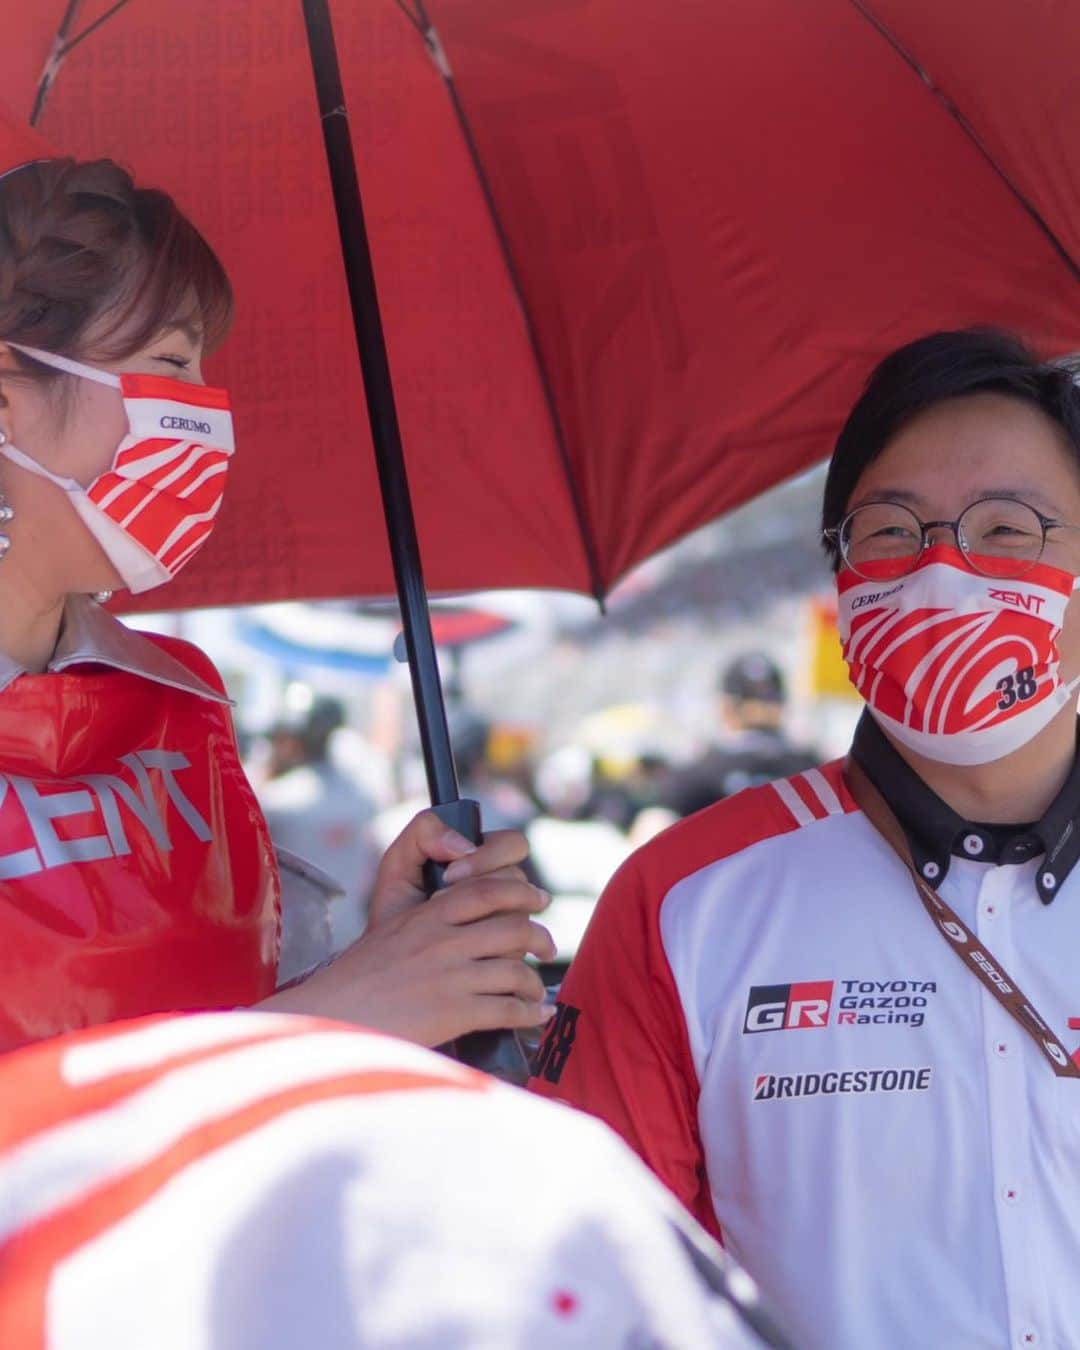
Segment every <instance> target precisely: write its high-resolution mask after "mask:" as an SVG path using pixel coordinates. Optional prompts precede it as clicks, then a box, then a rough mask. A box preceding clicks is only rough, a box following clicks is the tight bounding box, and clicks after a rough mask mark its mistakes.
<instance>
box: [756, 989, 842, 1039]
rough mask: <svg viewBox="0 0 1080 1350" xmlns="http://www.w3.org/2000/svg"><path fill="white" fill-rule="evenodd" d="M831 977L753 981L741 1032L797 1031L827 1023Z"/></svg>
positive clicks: (830, 995)
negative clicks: (756, 982)
mask: <svg viewBox="0 0 1080 1350" xmlns="http://www.w3.org/2000/svg"><path fill="white" fill-rule="evenodd" d="M832 996H833V981H832V980H809V981H804V982H803V983H801V984H755V985H754V986H753V987H752V988H751V990H750V997H749V998H748V999H747V1001H746V1016H745V1017H744V1019H743V1034H744V1035H745V1034H746V1033H748V1032H754V1031H800V1030H804V1029H806V1028H810V1027H824V1026H828V1024H829V1009H830V1008H831V1007H832Z"/></svg>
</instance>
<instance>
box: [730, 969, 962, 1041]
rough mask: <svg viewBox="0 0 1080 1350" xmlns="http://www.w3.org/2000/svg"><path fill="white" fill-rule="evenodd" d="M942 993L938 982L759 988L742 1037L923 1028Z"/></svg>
mask: <svg viewBox="0 0 1080 1350" xmlns="http://www.w3.org/2000/svg"><path fill="white" fill-rule="evenodd" d="M936 993H937V983H936V981H934V980H803V981H800V982H797V983H793V984H755V985H753V986H752V987H751V989H750V994H749V997H748V998H747V1001H746V1015H745V1017H744V1018H743V1034H744V1035H747V1034H750V1033H753V1032H758V1031H804V1030H809V1029H810V1028H813V1027H827V1026H829V1025H830V1024H831V1023H835V1025H836V1026H840V1027H865V1026H891V1025H896V1024H906V1025H908V1026H913V1027H921V1026H922V1024H923V1022H924V1021H925V1020H926V1009H927V1008H928V1007H929V1006H930V999H931V997H932V996H933V995H934V994H936Z"/></svg>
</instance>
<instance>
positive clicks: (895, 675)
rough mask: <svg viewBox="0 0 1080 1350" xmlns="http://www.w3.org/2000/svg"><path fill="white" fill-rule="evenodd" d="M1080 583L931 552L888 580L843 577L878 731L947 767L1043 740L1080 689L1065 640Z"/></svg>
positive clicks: (843, 620)
mask: <svg viewBox="0 0 1080 1350" xmlns="http://www.w3.org/2000/svg"><path fill="white" fill-rule="evenodd" d="M1077 585H1078V582H1077V579H1076V578H1075V577H1073V575H1072V574H1071V573H1070V572H1064V571H1062V570H1060V569H1059V568H1056V567H1051V566H1049V565H1047V564H1044V563H1038V564H1036V565H1035V566H1034V567H1032V568H1031V569H1030V571H1027V572H1025V574H1024V575H1023V576H1022V577H1020V578H1018V579H1016V580H1005V579H1003V578H999V577H988V576H981V575H979V573H977V572H974V571H972V569H971V568H970V567H968V566H967V565H966V563H965V561H964V556H963V554H962V553H961V552H960V550H959V549H957V548H953V547H947V546H945V545H938V546H936V547H934V548H930V549H927V551H926V552H925V554H924V555H923V557H922V558H921V559H920V561H919V563H918V566H917V567H916V568H915V569H914V570H913V571H911V572H908V573H907V574H906V575H904V576H901V577H895V576H894V577H893V578H892V579H891V580H890V579H888V578H887V577H884V576H883V579H882V580H880V581H868V580H867V579H866V578H865V577H863V576H859V575H858V574H856V573H855V572H853V571H850V570H848V569H846V568H845V569H844V570H843V571H841V572H840V574H839V576H838V577H837V589H838V593H839V628H840V639H841V641H842V643H843V648H844V659H845V661H846V662H847V665H848V671H849V674H850V676H851V681H852V683H853V684H854V685H855V688H856V689H858V691H859V693H860V694H861V695H862V696H863V698H864V699H865V700H866V702H867V704H868V705H869V708H870V711H871V713H872V714H873V716H874V718H875V719H876V721H877V722H878V723H879V724H880V725H881V727H882V728H883V729H884V730H885V731H887V732H888V733H889V735H890V736H892V737H893V738H894V739H895V740H897V741H899V742H900V744H902V745H905V746H907V747H908V748H909V749H910V750H913V751H915V752H916V753H917V754H920V755H924V756H926V758H927V759H933V760H938V761H939V762H941V763H943V764H965V765H966V764H988V763H990V762H991V761H993V760H996V759H1002V758H1004V756H1006V755H1009V754H1011V753H1012V752H1013V751H1014V750H1018V749H1019V748H1020V747H1021V746H1022V745H1025V744H1026V743H1027V742H1028V741H1030V740H1031V739H1032V737H1034V736H1036V735H1037V734H1038V733H1039V732H1040V731H1042V729H1043V728H1044V727H1045V726H1046V725H1047V724H1048V723H1049V722H1050V721H1051V720H1052V719H1053V718H1054V717H1055V716H1056V714H1057V713H1058V712H1060V711H1061V709H1062V708H1063V707H1064V706H1065V705H1066V704H1067V703H1068V702H1069V699H1070V697H1071V696H1072V694H1073V691H1074V689H1075V688H1076V685H1077V684H1078V683H1080V678H1078V679H1077V680H1073V681H1072V682H1071V683H1070V684H1069V685H1065V684H1063V682H1062V679H1061V671H1060V657H1059V653H1058V648H1057V639H1058V636H1059V635H1060V633H1061V627H1062V624H1063V622H1064V619H1065V608H1066V606H1067V604H1068V602H1069V600H1070V598H1071V596H1072V593H1073V591H1074V589H1076V588H1077Z"/></svg>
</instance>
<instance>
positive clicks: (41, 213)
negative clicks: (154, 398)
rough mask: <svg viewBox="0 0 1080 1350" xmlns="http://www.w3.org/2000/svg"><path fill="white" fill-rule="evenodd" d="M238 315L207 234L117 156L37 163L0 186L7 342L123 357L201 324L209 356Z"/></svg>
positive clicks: (30, 366)
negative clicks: (170, 332)
mask: <svg viewBox="0 0 1080 1350" xmlns="http://www.w3.org/2000/svg"><path fill="white" fill-rule="evenodd" d="M231 312H232V294H231V291H230V288H229V283H228V280H227V278H226V276H225V272H224V270H223V268H222V266H221V263H220V262H219V261H218V259H217V258H216V256H215V255H214V253H213V252H212V250H211V249H210V247H209V245H208V244H207V243H206V241H205V240H204V239H203V237H202V235H201V234H199V232H198V230H196V228H195V227H194V225H192V224H191V222H190V221H188V220H187V218H186V217H185V216H184V215H183V214H182V213H181V211H180V210H179V208H178V207H177V206H176V204H175V202H174V201H173V200H172V198H171V197H169V196H168V195H167V194H166V193H164V192H159V191H156V190H153V189H148V188H137V187H136V186H135V184H134V183H133V182H132V179H131V176H130V174H128V173H127V172H126V171H125V170H124V169H122V168H121V167H120V166H119V165H118V164H115V163H113V161H112V160H108V159H100V160H94V161H90V162H85V163H81V162H77V161H75V160H72V159H47V160H39V161H36V162H34V163H30V164H26V165H23V166H22V167H21V168H19V169H16V170H15V171H13V172H11V173H9V174H7V175H5V176H4V177H3V178H0V341H12V342H20V343H24V344H26V345H27V346H31V347H41V348H42V349H44V350H46V351H52V352H57V353H59V354H61V355H66V356H71V357H75V358H82V359H97V360H114V361H119V360H123V359H124V358H125V357H126V356H130V355H131V354H132V353H134V352H136V351H138V350H139V349H140V348H141V347H143V346H145V345H146V343H148V342H149V341H151V340H152V339H153V338H154V336H155V335H156V334H157V333H158V332H160V330H161V329H162V328H164V327H166V326H168V325H170V324H177V323H191V322H195V323H197V324H198V325H199V326H200V327H201V328H202V330H203V332H204V334H205V343H206V346H207V348H208V349H211V350H212V349H213V347H215V346H216V345H217V344H218V343H219V342H220V341H221V339H222V338H223V337H224V336H225V333H226V331H227V329H228V326H229V320H230V317H231ZM13 355H15V356H16V357H17V358H18V360H19V363H20V365H21V366H22V367H23V368H24V369H25V370H26V372H27V373H32V374H34V375H35V376H36V377H40V378H43V379H44V378H54V376H53V372H51V371H50V370H49V369H48V368H47V367H45V366H43V365H41V364H40V363H39V362H34V361H30V360H28V359H27V358H23V357H19V356H18V354H17V353H13Z"/></svg>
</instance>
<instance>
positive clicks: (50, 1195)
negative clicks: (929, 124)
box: [0, 1012, 760, 1350]
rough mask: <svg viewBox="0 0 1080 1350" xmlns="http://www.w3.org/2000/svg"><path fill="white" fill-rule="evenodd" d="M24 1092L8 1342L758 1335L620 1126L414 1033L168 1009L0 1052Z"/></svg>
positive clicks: (1, 1142)
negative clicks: (447, 1054)
mask: <svg viewBox="0 0 1080 1350" xmlns="http://www.w3.org/2000/svg"><path fill="white" fill-rule="evenodd" d="M0 1103H2V1106H0V1346H3V1347H4V1350H101V1347H108V1350H222V1347H228V1348H229V1350H300V1348H303V1350H307V1347H311V1350H316V1348H317V1350H457V1348H459V1347H460V1350H515V1347H523V1348H526V1350H531V1348H532V1347H535V1348H536V1350H560V1347H567V1350H571V1348H573V1350H607V1348H608V1347H610V1348H611V1350H667V1348H670V1350H703V1347H710V1346H715V1347H717V1348H718V1350H753V1348H754V1347H756V1346H758V1345H759V1342H758V1340H757V1339H756V1337H755V1336H754V1335H752V1334H751V1333H750V1331H749V1330H748V1329H747V1323H746V1322H745V1321H744V1319H743V1318H742V1317H741V1316H736V1314H735V1312H734V1311H733V1308H732V1304H731V1303H730V1302H729V1301H727V1300H726V1299H724V1298H721V1297H718V1296H717V1295H716V1287H717V1286H716V1285H715V1283H714V1281H713V1280H711V1279H710V1278H708V1277H703V1270H710V1271H711V1272H712V1273H713V1274H714V1275H715V1274H716V1272H718V1271H720V1272H724V1271H725V1270H726V1268H727V1267H728V1266H729V1264H730V1263H728V1262H726V1261H725V1260H724V1258H723V1256H722V1254H721V1253H719V1251H718V1250H717V1249H715V1248H714V1247H713V1245H712V1244H711V1242H710V1241H709V1239H708V1238H706V1237H705V1235H704V1234H701V1233H695V1232H693V1231H692V1225H690V1224H688V1223H687V1221H686V1220H685V1218H684V1217H683V1215H682V1211H681V1209H680V1207H679V1206H678V1205H677V1204H676V1203H675V1201H674V1200H673V1199H672V1198H671V1196H670V1195H669V1194H668V1193H667V1192H666V1191H665V1190H664V1188H663V1187H662V1186H660V1185H658V1184H657V1182H656V1180H655V1178H653V1177H652V1176H650V1174H649V1173H648V1171H647V1170H646V1169H645V1168H643V1167H642V1166H641V1164H640V1163H639V1162H638V1160H637V1159H636V1158H635V1157H634V1156H633V1154H632V1153H631V1152H630V1150H629V1149H627V1148H625V1146H624V1145H623V1144H622V1143H621V1142H620V1141H619V1140H618V1139H616V1138H615V1137H614V1136H613V1135H612V1134H611V1133H610V1131H608V1130H606V1129H605V1128H604V1127H603V1126H602V1125H600V1124H599V1123H598V1122H596V1121H591V1120H586V1119H585V1118H584V1117H582V1116H581V1115H580V1114H578V1113H577V1112H573V1111H567V1110H565V1109H564V1108H562V1107H560V1106H557V1105H554V1104H552V1103H547V1102H541V1101H537V1100H536V1099H535V1098H533V1097H530V1096H529V1095H527V1094H526V1093H523V1092H521V1091H520V1090H518V1089H514V1088H509V1087H504V1086H503V1085H501V1084H498V1083H495V1082H494V1081H493V1080H491V1079H489V1078H486V1077H484V1076H483V1075H481V1074H478V1073H475V1072H473V1071H472V1070H470V1069H466V1068H464V1067H462V1066H461V1065H458V1064H455V1063H453V1062H452V1061H450V1060H448V1059H446V1058H444V1057H443V1056H441V1055H436V1054H434V1053H432V1052H430V1051H427V1050H421V1049H420V1048H419V1047H417V1046H414V1045H410V1044H407V1043H405V1042H402V1041H397V1040H393V1039H391V1038H389V1037H386V1036H381V1035H378V1034H376V1033H373V1032H366V1031H360V1030H358V1029H357V1028H355V1027H345V1026H341V1025H339V1024H337V1023H333V1022H324V1021H320V1020H317V1019H313V1018H300V1017H283V1016H279V1015H272V1014H265V1013H255V1012H237V1013H208V1014H193V1015H188V1016H168V1017H157V1018H147V1019H143V1020H141V1021H137V1022H129V1023H122V1024H117V1025H114V1026H111V1027H102V1028H95V1029H93V1030H90V1031H86V1032H82V1033H79V1034H77V1035H71V1036H66V1037H62V1038H59V1039H57V1040H54V1041H48V1042H42V1043H40V1044H38V1045H35V1046H31V1047H27V1048H26V1049H23V1050H19V1051H16V1052H14V1053H12V1054H9V1055H5V1056H2V1057H0ZM732 1280H734V1281H735V1282H736V1283H738V1284H740V1285H741V1286H742V1289H743V1293H744V1297H745V1298H746V1299H747V1300H748V1302H749V1301H752V1297H753V1290H752V1286H751V1285H750V1282H749V1281H748V1280H746V1278H745V1277H744V1276H741V1275H740V1273H738V1272H735V1273H734V1275H733V1274H732V1272H730V1271H729V1270H728V1271H727V1272H726V1274H724V1275H723V1280H722V1282H730V1281H732ZM748 1286H749V1292H747V1287H748ZM754 1315H755V1316H760V1310H756V1312H755V1313H754Z"/></svg>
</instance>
